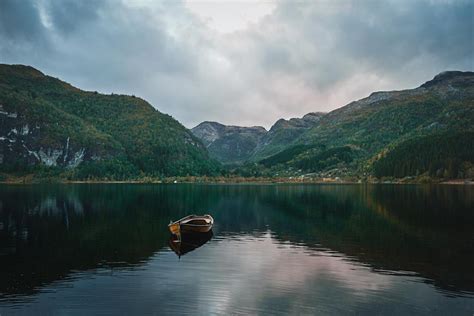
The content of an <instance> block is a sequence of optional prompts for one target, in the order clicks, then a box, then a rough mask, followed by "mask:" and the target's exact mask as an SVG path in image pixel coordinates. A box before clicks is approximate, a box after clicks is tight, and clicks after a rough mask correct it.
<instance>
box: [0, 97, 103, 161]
mask: <svg viewBox="0 0 474 316" xmlns="http://www.w3.org/2000/svg"><path fill="white" fill-rule="evenodd" d="M43 130H46V127H44V126H43V128H42V123H41V122H36V121H33V120H30V119H29V118H28V117H27V116H26V115H24V114H22V113H17V112H11V111H7V110H6V109H5V106H4V105H3V104H0V164H2V165H3V166H11V167H15V166H34V165H44V166H48V167H54V166H60V167H66V168H74V167H77V166H78V165H79V164H80V163H81V162H83V161H85V160H100V159H101V156H102V155H101V153H99V152H97V151H95V150H94V149H93V148H92V147H86V146H85V145H83V144H80V143H79V142H77V141H75V139H74V135H72V137H71V136H68V137H66V138H65V139H63V141H62V142H61V141H60V142H52V143H49V144H48V142H47V141H46V139H45V138H46V136H47V135H46V133H44V132H43Z"/></svg>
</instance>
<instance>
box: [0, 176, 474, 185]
mask: <svg viewBox="0 0 474 316" xmlns="http://www.w3.org/2000/svg"><path fill="white" fill-rule="evenodd" d="M0 183H3V184H35V183H64V184H67V183H71V184H73V183H104V184H107V183H109V184H113V183H130V184H133V183H150V184H153V183H208V184H233V183H235V184H271V183H315V184H317V183H333V184H356V183H357V184H361V183H373V184H376V183H381V184H453V185H473V184H474V179H438V178H431V177H426V176H422V177H407V178H403V179H394V178H383V179H378V178H374V177H368V178H355V177H351V178H339V177H336V178H316V177H305V176H298V177H240V176H226V177H224V176H221V177H205V176H204V177H195V176H188V177H166V178H154V177H142V178H139V179H130V180H116V179H88V180H71V179H63V178H54V177H46V178H39V177H35V175H34V174H23V175H9V174H0Z"/></svg>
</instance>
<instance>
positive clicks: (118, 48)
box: [0, 0, 474, 128]
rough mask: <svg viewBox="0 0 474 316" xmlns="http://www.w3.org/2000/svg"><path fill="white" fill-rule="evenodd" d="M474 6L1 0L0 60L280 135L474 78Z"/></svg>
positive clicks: (182, 116)
mask: <svg viewBox="0 0 474 316" xmlns="http://www.w3.org/2000/svg"><path fill="white" fill-rule="evenodd" d="M473 33H474V2H473V1H464V0H457V1H450V0H439V1H436V0H417V1H413V0H386V1H378V0H360V1H349V0H339V1H338V0H335V1H329V0H324V1H323V0H321V1H318V0H308V1H273V0H271V1H270V0H267V1H258V0H219V1H217V0H216V1H203V0H182V1H179V0H173V1H171V0H165V1H152V0H97V1H93V0H84V1H75V0H62V1H54V0H20V1H17V0H1V1H0V63H8V64H27V65H31V66H33V67H35V68H38V69H39V70H41V71H42V72H44V73H45V74H48V75H51V76H54V77H58V78H60V79H61V80H64V81H67V82H69V83H71V84H72V85H74V86H77V87H79V88H81V89H84V90H92V91H99V92H102V93H112V92H114V93H123V94H133V95H136V96H140V97H142V98H144V99H145V100H147V101H148V102H150V103H151V104H152V105H153V106H154V107H155V108H157V109H158V110H159V111H161V112H164V113H167V114H170V115H172V116H173V117H174V118H176V119H177V120H179V121H180V122H181V123H183V124H184V125H185V126H186V127H188V128H191V127H193V126H195V125H197V124H198V123H200V122H202V121H218V122H221V123H224V124H233V125H243V126H253V125H260V126H264V127H266V128H269V127H270V126H271V125H272V124H273V123H274V122H275V121H276V120H278V119H279V118H291V117H301V116H303V115H304V114H306V113H308V112H315V111H322V112H327V111H331V110H333V109H336V108H339V107H341V106H344V105H345V104H347V103H349V102H351V101H353V100H357V99H361V98H363V97H366V96H368V95H369V94H370V93H372V92H374V91H380V90H398V89H407V88H414V87H417V86H419V85H420V84H422V83H423V82H425V81H428V80H430V79H431V78H433V77H434V76H435V75H436V74H438V73H440V72H442V71H446V70H464V71H466V70H471V71H472V70H474V57H473V56H474V34H473Z"/></svg>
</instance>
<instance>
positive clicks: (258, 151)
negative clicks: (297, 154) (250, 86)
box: [191, 112, 324, 165]
mask: <svg viewBox="0 0 474 316" xmlns="http://www.w3.org/2000/svg"><path fill="white" fill-rule="evenodd" d="M323 115H324V113H319V112H318V113H309V114H306V115H305V116H303V117H302V118H292V119H289V120H285V119H280V120H278V121H277V122H276V123H275V124H274V125H273V126H272V127H271V128H270V130H269V131H267V130H266V129H265V128H263V127H261V126H253V127H241V126H229V125H223V124H220V123H217V122H202V123H201V124H199V125H198V126H196V127H194V128H192V129H191V131H192V132H193V134H194V135H195V136H196V137H197V138H199V139H200V140H201V141H202V142H203V144H204V145H205V146H206V147H207V149H208V150H209V153H210V155H211V156H212V157H213V158H215V159H216V160H218V161H220V162H221V163H223V164H229V165H239V164H243V163H245V162H248V161H258V160H261V159H263V158H265V157H268V156H271V155H272V154H275V153H277V152H279V151H280V150H282V149H284V148H285V146H287V145H288V143H289V142H293V141H294V140H295V139H297V138H298V137H299V136H300V135H301V134H302V133H303V132H304V131H306V130H308V129H309V128H311V127H313V126H315V125H316V124H317V122H318V121H319V119H320V118H321V117H322V116H323Z"/></svg>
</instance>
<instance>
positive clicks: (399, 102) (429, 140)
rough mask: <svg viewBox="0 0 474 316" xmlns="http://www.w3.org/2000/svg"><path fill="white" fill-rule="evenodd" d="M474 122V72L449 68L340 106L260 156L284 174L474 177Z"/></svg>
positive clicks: (274, 170)
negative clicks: (406, 86) (269, 153)
mask: <svg viewBox="0 0 474 316" xmlns="http://www.w3.org/2000/svg"><path fill="white" fill-rule="evenodd" d="M473 129H474V73H473V72H459V71H449V72H444V73H441V74H439V75H437V76H436V77H434V79H433V80H430V81H428V82H426V83H425V84H423V85H421V86H420V87H418V88H415V89H410V90H403V91H387V92H375V93H372V94H371V95H370V96H368V97H367V98H364V99H361V100H359V101H355V102H351V103H349V104H348V105H346V106H344V107H342V108H339V109H337V110H334V111H332V112H330V113H328V114H326V115H324V116H322V117H321V119H320V120H319V121H318V123H317V124H316V125H315V126H314V127H312V128H311V129H309V130H307V131H305V132H304V133H303V134H302V135H301V136H300V137H299V138H297V139H295V140H294V141H293V142H290V143H289V144H288V146H287V147H286V148H285V149H283V150H281V151H280V152H278V153H276V154H275V155H273V156H271V157H267V158H265V159H263V160H260V164H261V165H262V166H263V167H265V168H268V169H269V170H271V172H273V173H275V172H278V173H280V174H285V173H288V174H295V173H296V174H307V173H314V174H315V175H318V176H365V175H377V176H397V177H404V176H416V175H420V174H424V173H427V174H429V175H438V176H439V175H443V174H444V175H449V177H453V178H455V177H469V176H471V177H474V168H473V165H472V164H473V163H474V138H473V137H471V136H472V131H473ZM443 139H449V140H450V141H449V142H446V141H443V142H442V140H443ZM461 148H463V150H462V152H460V149H461ZM402 153H404V154H402ZM393 157H397V158H396V159H394V158H393ZM382 166H383V167H382ZM382 170H383V171H382ZM449 170H451V171H449Z"/></svg>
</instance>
